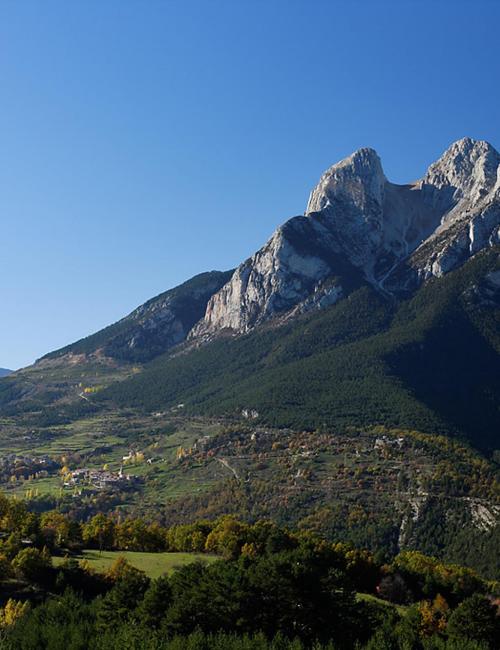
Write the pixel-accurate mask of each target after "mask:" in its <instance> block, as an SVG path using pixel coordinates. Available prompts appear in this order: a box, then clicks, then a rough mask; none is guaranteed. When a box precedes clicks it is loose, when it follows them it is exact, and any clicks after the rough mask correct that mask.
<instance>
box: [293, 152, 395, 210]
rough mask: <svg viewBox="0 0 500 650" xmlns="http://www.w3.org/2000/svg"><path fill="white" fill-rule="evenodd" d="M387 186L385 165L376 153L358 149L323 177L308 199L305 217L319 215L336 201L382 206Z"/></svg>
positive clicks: (333, 166)
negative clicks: (346, 200)
mask: <svg viewBox="0 0 500 650" xmlns="http://www.w3.org/2000/svg"><path fill="white" fill-rule="evenodd" d="M385 183H386V178H385V174H384V171H383V169H382V163H381V162H380V158H379V156H378V154H377V152H376V151H375V150H374V149H371V148H369V147H364V148H362V149H358V150H357V151H355V152H354V153H353V154H351V155H350V156H348V157H347V158H344V160H341V161H340V162H338V163H336V164H335V165H332V166H331V167H330V168H329V169H327V170H326V172H325V173H324V174H323V175H322V176H321V178H320V181H319V183H318V185H317V186H316V187H315V188H314V189H313V191H312V192H311V195H310V197H309V201H308V204H307V208H306V212H305V214H306V215H308V214H311V213H312V212H320V211H322V210H324V209H325V208H328V207H329V206H331V205H332V202H333V201H339V200H342V198H344V199H345V198H348V200H349V201H351V202H354V203H355V204H356V205H357V206H358V207H359V208H363V207H364V206H367V205H368V204H369V203H370V202H371V201H375V202H377V203H378V204H381V203H382V200H383V190H384V185H385Z"/></svg>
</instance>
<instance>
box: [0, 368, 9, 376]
mask: <svg viewBox="0 0 500 650" xmlns="http://www.w3.org/2000/svg"><path fill="white" fill-rule="evenodd" d="M11 372H12V370H9V369H8V368H0V377H7V375H10V373H11Z"/></svg>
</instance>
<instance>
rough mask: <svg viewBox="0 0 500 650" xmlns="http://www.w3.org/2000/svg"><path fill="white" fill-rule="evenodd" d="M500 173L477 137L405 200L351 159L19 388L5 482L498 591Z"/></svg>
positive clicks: (5, 412) (373, 169)
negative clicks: (350, 551) (266, 232)
mask: <svg viewBox="0 0 500 650" xmlns="http://www.w3.org/2000/svg"><path fill="white" fill-rule="evenodd" d="M499 178H500V156H499V154H498V153H497V152H496V151H495V149H494V148H493V147H492V146H491V145H489V144H488V143H486V142H480V141H474V140H471V139H468V138H465V139H463V140H460V141H458V142H456V143H455V144H453V145H452V146H451V147H450V148H449V149H448V150H447V151H446V152H445V153H444V154H443V156H442V157H441V158H440V159H439V160H438V161H437V162H435V163H434V164H433V165H431V166H430V168H429V170H428V171H427V172H426V174H425V175H424V176H423V178H422V179H421V180H419V181H416V182H413V183H411V184H408V185H395V184H393V183H391V182H390V181H388V180H387V178H386V177H385V174H384V172H383V169H382V165H381V162H380V159H379V157H378V155H377V154H376V153H375V151H373V150H372V149H360V150H359V151H357V152H355V153H354V154H352V155H351V156H349V157H348V158H346V159H345V160H343V161H341V162H339V163H337V164H335V165H333V166H332V167H331V168H330V169H328V170H327V171H326V172H325V173H324V174H323V175H322V176H321V178H320V181H319V183H318V185H317V186H316V187H315V188H314V189H313V191H312V193H311V195H310V198H309V202H308V204H307V208H306V210H305V214H303V215H300V216H296V217H293V218H291V219H289V220H287V221H286V222H285V223H284V224H283V225H281V226H280V227H279V228H277V230H276V231H275V232H274V234H273V235H272V236H271V238H270V239H269V241H268V242H267V243H266V244H265V245H264V246H263V247H262V248H261V249H260V250H258V251H257V252H256V253H255V254H254V255H253V256H251V257H250V258H249V259H247V260H246V261H244V262H243V263H242V264H241V265H240V266H239V267H238V268H237V269H236V270H234V271H228V272H225V273H223V272H215V271H214V272H211V273H206V274H201V275H199V276H196V277H195V278H193V279H191V280H189V281H187V282H186V283H184V284H182V285H180V286H179V287H176V288H174V289H170V290H168V291H166V292H164V293H162V294H161V295H160V296H157V297H156V298H153V299H152V300H150V301H148V302H147V303H145V304H144V305H142V306H141V307H138V308H137V309H136V310H134V311H133V312H132V313H131V314H129V315H128V316H126V317H125V318H123V319H122V320H121V321H119V322H118V323H115V324H114V325H111V326H110V327H108V328H105V329H103V330H101V331H100V332H97V333H96V334H93V335H91V336H89V337H87V338H85V339H82V340H80V341H77V342H76V343H74V344H71V345H69V346H66V347H64V348H62V349H60V350H57V351H55V352H51V353H49V354H47V355H46V356H45V357H43V358H42V359H40V360H38V361H37V362H36V363H35V364H34V365H33V366H31V367H29V368H25V369H23V370H21V371H18V372H15V373H13V374H11V375H10V376H8V377H5V378H2V379H1V380H0V414H1V416H2V417H1V418H0V456H1V457H2V458H5V462H4V463H3V465H1V466H0V488H1V489H3V490H7V491H8V492H11V493H12V494H14V495H16V496H17V495H23V494H28V498H29V499H30V500H32V501H33V507H34V508H37V509H41V510H43V509H46V508H47V507H48V504H49V505H50V504H52V505H53V506H55V505H57V507H60V508H62V509H65V510H67V511H71V512H73V513H75V515H76V516H78V517H80V518H83V519H86V518H88V517H89V516H90V515H92V514H94V513H95V512H98V511H110V512H113V513H115V514H116V515H117V516H118V515H119V516H122V514H124V513H126V514H130V513H133V514H136V515H141V516H145V517H147V518H151V517H154V518H160V519H162V520H163V521H168V522H169V523H172V522H186V521H189V520H192V519H193V517H199V518H209V519H212V518H214V517H216V516H219V515H221V514H228V513H236V514H238V515H239V516H240V517H243V518H245V519H250V520H258V519H262V518H272V519H274V520H275V521H279V522H280V523H282V524H283V525H287V526H288V525H293V526H299V527H303V528H305V529H307V530H311V529H314V530H318V531H321V532H323V533H325V534H327V535H328V536H329V537H330V538H332V539H342V540H350V541H351V542H354V543H355V544H357V545H360V546H366V547H368V548H371V549H372V550H376V551H380V552H383V553H385V554H387V553H388V554H389V555H390V554H393V553H396V552H397V551H398V550H400V549H402V548H413V549H420V550H423V551H425V552H428V553H432V554H433V555H436V556H439V557H443V558H446V559H448V560H450V561H454V562H456V561H458V560H460V561H463V562H465V563H468V564H470V565H471V566H475V567H476V568H478V569H480V570H481V571H483V572H484V574H485V575H489V576H491V577H498V576H499V575H500V573H499V571H500V567H499V566H498V557H499V552H498V551H499V549H498V543H499V539H500V536H499V535H498V530H499V525H500V523H499V522H500V500H499V498H498V470H499V466H498V462H499V459H500V451H499V447H500V446H499V443H498V431H499V430H500V427H499V424H500V373H499V367H500V365H499V353H500V241H499V235H500V181H499ZM40 457H41V458H42V461H40ZM40 462H42V464H43V466H44V469H43V470H40V467H41V465H40ZM123 465H126V468H127V469H126V473H125V474H124V473H123V471H122V470H123V467H122V466H123ZM68 467H69V468H70V472H76V474H74V476H73V475H72V476H73V478H74V484H73V483H72V482H71V481H68V480H66V482H61V478H60V473H61V470H62V468H66V469H68ZM102 468H106V469H102ZM82 470H83V473H82ZM81 476H87V477H89V478H88V479H86V480H85V481H82V479H80V478H78V477H81ZM26 480H29V481H30V482H29V489H28V490H26V484H25V481H26Z"/></svg>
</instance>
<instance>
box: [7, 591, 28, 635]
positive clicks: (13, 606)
mask: <svg viewBox="0 0 500 650" xmlns="http://www.w3.org/2000/svg"><path fill="white" fill-rule="evenodd" d="M29 607H30V604H29V603H28V602H27V601H26V602H24V603H23V602H22V601H20V600H14V599H13V598H9V600H8V601H7V602H6V603H5V607H2V608H1V609H0V629H2V630H4V629H5V628H7V627H10V626H11V625H13V624H14V623H15V622H16V621H18V620H19V619H20V618H22V617H23V616H24V615H25V614H26V613H27V612H28V610H29Z"/></svg>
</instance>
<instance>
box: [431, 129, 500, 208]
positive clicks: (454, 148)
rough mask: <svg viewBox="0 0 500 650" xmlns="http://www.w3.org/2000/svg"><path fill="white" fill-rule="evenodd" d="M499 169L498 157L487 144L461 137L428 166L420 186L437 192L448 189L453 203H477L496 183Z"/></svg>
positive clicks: (499, 160)
mask: <svg viewBox="0 0 500 650" xmlns="http://www.w3.org/2000/svg"><path fill="white" fill-rule="evenodd" d="M499 167H500V154H499V153H498V151H496V149H495V148H494V147H492V145H491V144H489V143H488V142H486V141H484V140H473V139H472V138H462V139H461V140H457V141H456V142H454V143H453V144H452V145H451V146H450V147H448V149H447V150H446V151H445V152H444V154H443V155H442V156H441V157H440V158H439V160H437V161H436V162H435V163H433V164H432V165H431V166H430V167H429V169H428V171H427V173H426V175H425V176H424V178H423V183H424V184H426V185H431V186H432V187H434V188H436V189H438V190H441V189H443V188H449V189H450V197H451V198H452V199H453V200H455V201H457V200H460V199H463V198H466V199H467V200H469V201H478V200H480V199H481V198H483V197H484V196H485V195H486V194H488V193H489V192H490V191H491V190H492V189H493V188H494V187H495V185H496V184H497V181H498V174H499Z"/></svg>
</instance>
